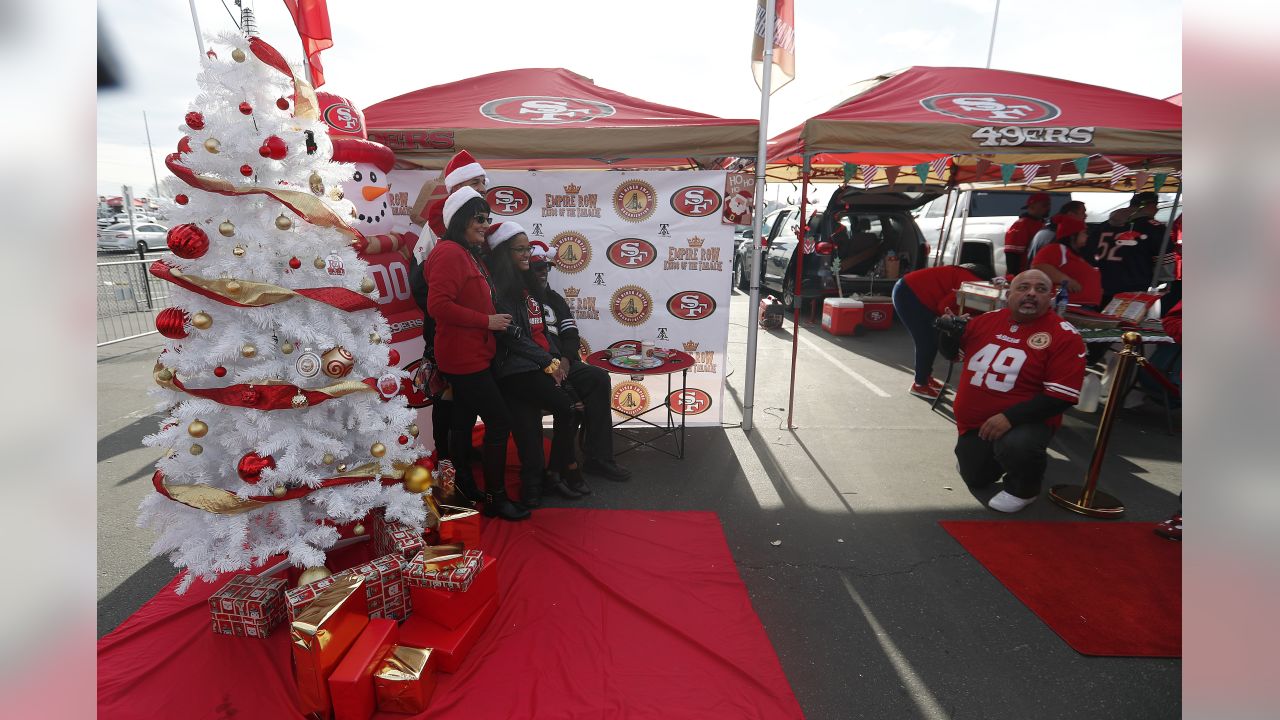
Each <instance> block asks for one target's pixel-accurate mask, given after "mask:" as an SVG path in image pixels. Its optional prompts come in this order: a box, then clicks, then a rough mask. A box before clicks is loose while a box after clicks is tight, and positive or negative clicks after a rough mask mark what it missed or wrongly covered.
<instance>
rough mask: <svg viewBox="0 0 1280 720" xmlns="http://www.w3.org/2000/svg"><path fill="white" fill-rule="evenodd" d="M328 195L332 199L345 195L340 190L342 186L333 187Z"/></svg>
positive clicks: (339, 198) (341, 197)
mask: <svg viewBox="0 0 1280 720" xmlns="http://www.w3.org/2000/svg"><path fill="white" fill-rule="evenodd" d="M329 195H331V196H332V197H333V199H334V200H341V199H343V198H345V197H346V196H347V194H346V193H344V192H342V188H340V187H337V188H334V189H333V190H332V191H331V192H330V193H329Z"/></svg>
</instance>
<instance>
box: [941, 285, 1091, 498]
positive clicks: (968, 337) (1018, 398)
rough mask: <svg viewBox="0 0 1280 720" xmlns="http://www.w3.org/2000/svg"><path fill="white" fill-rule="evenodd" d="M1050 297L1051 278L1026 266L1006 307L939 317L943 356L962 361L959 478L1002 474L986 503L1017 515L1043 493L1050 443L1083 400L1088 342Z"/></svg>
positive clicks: (980, 481) (981, 482)
mask: <svg viewBox="0 0 1280 720" xmlns="http://www.w3.org/2000/svg"><path fill="white" fill-rule="evenodd" d="M1053 297H1054V286H1053V282H1052V281H1050V280H1049V277H1048V276H1047V275H1045V274H1044V273H1043V272H1040V271H1039V270H1027V271H1025V272H1023V273H1021V274H1019V275H1018V276H1017V277H1015V278H1014V279H1013V282H1012V283H1011V284H1010V286H1009V298H1008V305H1007V306H1006V307H1004V308H1001V309H1000V310H995V311H992V312H989V313H986V314H983V315H979V316H978V317H976V318H974V319H972V320H967V319H966V318H961V317H956V316H953V315H950V314H947V315H944V316H942V317H940V318H938V321H937V327H938V329H939V331H940V337H939V339H938V344H939V349H940V351H941V353H942V355H943V357H946V358H948V359H950V360H952V361H953V362H954V361H957V360H962V361H963V363H964V371H963V372H962V373H961V376H960V381H959V383H958V384H957V386H956V399H955V418H956V430H957V431H959V433H960V438H959V439H958V440H957V441H956V459H957V461H958V466H959V470H960V476H961V477H962V478H963V479H964V482H965V484H966V485H968V486H969V487H970V488H971V489H977V488H983V487H987V486H989V485H992V484H994V483H995V482H996V481H997V480H999V479H1000V478H1001V476H1003V477H1004V485H1003V488H1002V489H1001V490H1000V492H999V493H997V494H996V495H995V496H994V497H992V498H991V500H990V501H989V503H988V507H990V508H991V509H992V510H997V511H999V512H1006V513H1013V512H1018V511H1019V510H1021V509H1023V508H1025V507H1026V506H1027V505H1030V504H1031V502H1032V501H1034V500H1035V499H1036V497H1037V496H1038V495H1039V494H1040V484H1041V482H1042V481H1043V479H1044V471H1045V467H1046V466H1047V464H1048V455H1047V450H1048V447H1049V441H1050V440H1051V439H1052V438H1053V433H1054V431H1055V430H1057V429H1058V427H1059V426H1060V425H1061V424H1062V413H1063V412H1065V411H1066V409H1067V408H1069V407H1071V406H1072V405H1074V404H1075V403H1076V401H1077V400H1079V398H1080V384H1081V382H1082V381H1083V379H1084V368H1085V354H1086V353H1085V347H1084V341H1083V340H1082V339H1081V338H1080V334H1079V333H1078V332H1076V329H1075V328H1074V327H1072V326H1071V323H1068V322H1066V321H1065V320H1063V319H1062V318H1060V317H1058V315H1057V314H1055V313H1054V312H1052V311H1051V310H1050V309H1049V308H1050V305H1051V303H1052V302H1053Z"/></svg>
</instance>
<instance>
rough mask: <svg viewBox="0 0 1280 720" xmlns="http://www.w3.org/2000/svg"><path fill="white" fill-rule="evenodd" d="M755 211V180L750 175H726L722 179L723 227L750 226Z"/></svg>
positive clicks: (721, 218) (721, 220) (721, 217)
mask: <svg viewBox="0 0 1280 720" xmlns="http://www.w3.org/2000/svg"><path fill="white" fill-rule="evenodd" d="M755 209H756V178H755V176H754V175H752V174H751V173H727V174H726V175H725V177H724V212H723V213H721V215H720V222H722V223H724V224H725V225H750V224H751V221H752V217H751V216H752V215H753V214H754V211H755Z"/></svg>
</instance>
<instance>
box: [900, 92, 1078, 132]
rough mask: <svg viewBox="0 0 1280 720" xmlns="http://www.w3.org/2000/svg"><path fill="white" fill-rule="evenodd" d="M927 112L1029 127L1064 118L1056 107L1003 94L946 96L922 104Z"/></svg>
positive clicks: (1022, 96)
mask: <svg viewBox="0 0 1280 720" xmlns="http://www.w3.org/2000/svg"><path fill="white" fill-rule="evenodd" d="M920 105H921V106H923V107H924V109H925V110H928V111H930V112H935V113H938V114H940V115H947V116H950V117H954V118H960V119H961V120H975V121H977V122H982V123H1002V124H1003V123H1010V124H1014V125H1026V124H1030V123H1038V122H1045V121H1048V120H1052V119H1054V118H1056V117H1058V116H1059V115H1061V114H1062V110H1061V109H1059V108H1058V106H1057V105H1054V104H1053V103H1051V102H1049V101H1047V100H1041V99H1039V98H1033V97H1026V96H1025V95H1004V94H1001V93H980V92H975V93H946V94H944V95H932V96H930V97H927V98H924V99H923V100H921V101H920Z"/></svg>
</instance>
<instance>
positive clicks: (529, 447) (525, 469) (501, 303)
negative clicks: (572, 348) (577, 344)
mask: <svg viewBox="0 0 1280 720" xmlns="http://www.w3.org/2000/svg"><path fill="white" fill-rule="evenodd" d="M487 241H488V243H489V256H488V257H487V258H486V262H487V263H488V266H489V272H490V274H491V275H492V277H493V287H494V292H495V294H494V301H495V303H496V304H497V308H498V311H499V312H505V313H510V315H511V316H512V318H513V319H514V320H513V323H512V329H511V330H510V331H509V332H506V333H503V334H502V335H501V336H499V338H498V353H497V356H496V357H495V358H494V364H493V370H494V374H495V375H496V376H497V378H498V387H499V388H501V389H502V396H503V398H504V399H505V400H506V402H507V407H508V408H509V409H510V410H511V415H512V428H513V435H514V437H515V441H516V450H517V451H518V452H519V453H520V504H521V505H524V506H525V507H531V508H536V507H539V506H540V505H542V485H543V472H544V470H545V469H546V465H547V461H546V458H545V457H544V455H543V447H542V410H543V408H546V409H547V410H550V411H551V416H552V420H553V423H554V434H553V435H552V438H551V460H550V465H551V467H552V468H553V469H554V470H556V471H557V473H558V475H556V476H555V477H554V478H551V479H550V480H551V482H552V488H553V489H555V490H556V491H557V492H558V493H559V494H561V495H564V496H566V497H570V498H573V497H581V494H580V493H575V492H572V491H570V490H569V489H568V488H567V487H564V480H563V479H562V478H563V477H566V476H567V477H573V475H574V474H575V473H579V471H578V461H577V458H575V457H574V452H573V429H574V420H573V402H572V401H571V400H570V399H569V394H568V393H566V392H565V391H564V389H563V388H562V387H560V384H561V383H562V382H564V379H565V378H566V377H567V376H568V373H569V367H568V364H567V363H565V362H563V361H562V360H561V359H560V357H559V348H553V347H552V345H551V340H550V338H549V337H548V333H547V328H546V322H545V320H544V318H543V315H542V302H541V301H540V300H539V299H538V298H536V297H534V296H533V295H532V294H530V292H529V287H528V286H527V285H526V276H527V273H528V271H529V257H530V254H531V252H532V248H531V247H530V245H529V236H528V235H527V234H526V233H525V231H524V228H522V227H520V225H519V224H517V223H516V222H514V221H511V220H508V221H505V222H500V223H497V224H495V225H493V226H491V227H490V228H489V232H488V234H487Z"/></svg>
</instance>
